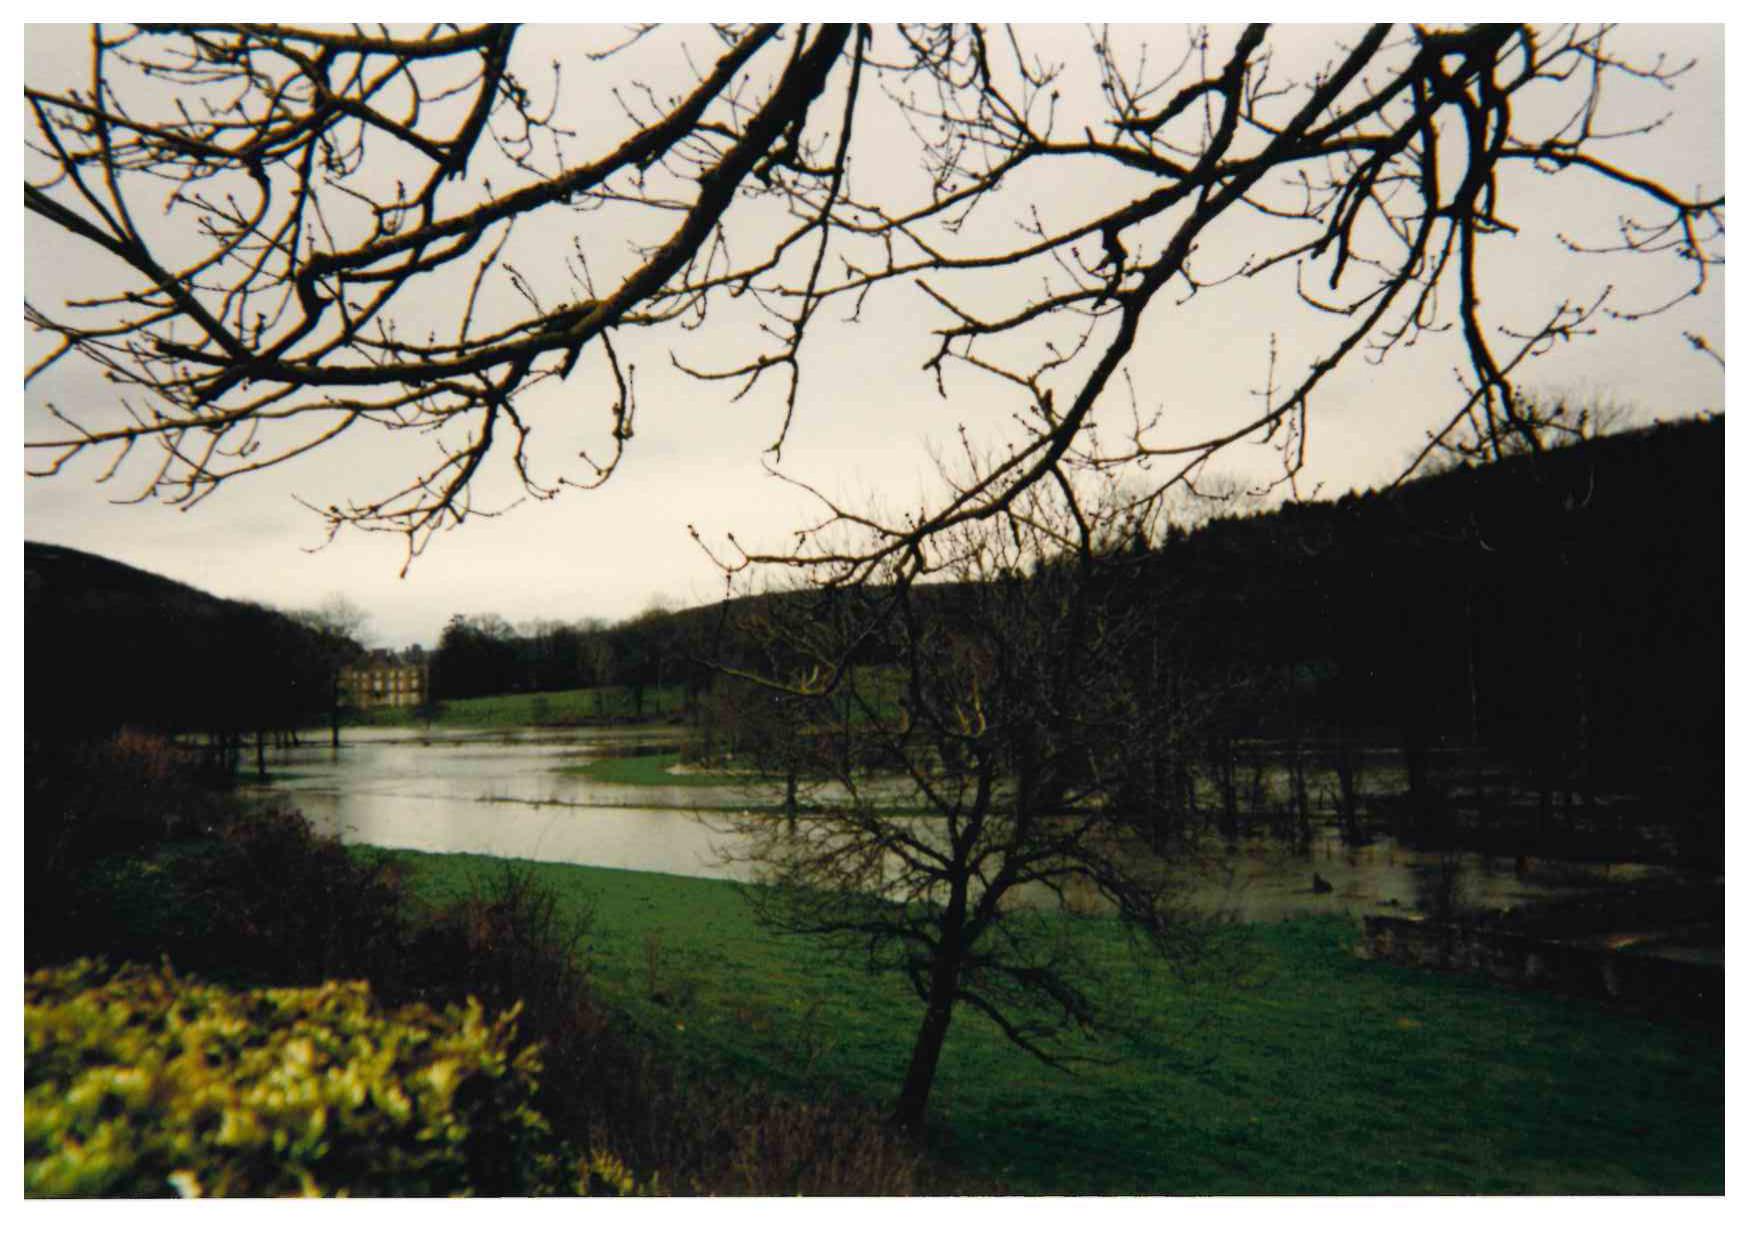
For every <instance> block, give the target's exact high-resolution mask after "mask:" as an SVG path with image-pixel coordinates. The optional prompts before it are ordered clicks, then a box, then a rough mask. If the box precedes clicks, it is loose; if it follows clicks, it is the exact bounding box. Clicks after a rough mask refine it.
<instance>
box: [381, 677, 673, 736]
mask: <svg viewBox="0 0 1748 1240" xmlns="http://www.w3.org/2000/svg"><path fill="white" fill-rule="evenodd" d="M684 704H685V690H684V689H682V688H681V687H680V686H678V685H667V686H664V687H662V688H660V689H656V688H649V689H645V690H644V694H643V714H642V715H641V716H636V715H635V707H636V699H635V697H634V696H633V694H632V691H631V690H630V689H626V688H622V687H618V686H609V687H605V688H600V689H564V690H560V691H557V692H553V693H507V694H503V695H502V696H499V697H481V698H462V699H459V700H456V701H450V702H439V703H437V712H436V714H435V716H434V717H433V719H432V722H435V723H440V724H447V725H449V726H451V727H501V728H533V727H545V726H553V727H560V726H575V725H577V724H588V723H600V722H603V721H606V720H614V721H620V720H625V719H631V718H634V717H641V718H644V719H665V718H668V717H670V716H672V715H674V714H675V713H677V712H678V711H679V710H680V709H681V707H682V706H683V705H684ZM360 722H362V723H365V724H370V725H375V726H382V727H397V726H407V725H411V724H416V723H423V722H425V720H423V719H422V718H420V716H419V714H418V712H417V710H416V709H415V708H414V707H411V706H390V707H383V708H381V709H378V710H373V711H368V712H366V713H365V714H364V715H363V716H361V718H360Z"/></svg>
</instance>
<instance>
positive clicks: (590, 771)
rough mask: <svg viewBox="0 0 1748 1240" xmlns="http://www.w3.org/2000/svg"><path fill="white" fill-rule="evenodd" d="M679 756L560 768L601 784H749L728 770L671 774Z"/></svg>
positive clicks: (748, 778)
mask: <svg viewBox="0 0 1748 1240" xmlns="http://www.w3.org/2000/svg"><path fill="white" fill-rule="evenodd" d="M680 761H681V756H680V753H679V751H677V750H675V751H672V752H669V753H641V754H624V755H617V756H614V757H608V758H596V759H595V760H594V761H593V762H584V763H580V764H578V765H576V766H561V767H559V768H558V770H559V773H560V774H563V775H586V776H588V777H589V778H590V779H593V780H595V781H597V782H599V783H603V784H630V785H632V786H634V787H639V788H722V787H727V786H732V785H735V784H745V783H750V782H752V780H753V777H752V776H751V775H744V774H736V773H733V772H729V771H674V770H670V769H669V768H671V767H674V766H677V765H679V763H680Z"/></svg>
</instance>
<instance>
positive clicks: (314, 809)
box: [261, 727, 1657, 921]
mask: <svg viewBox="0 0 1748 1240" xmlns="http://www.w3.org/2000/svg"><path fill="white" fill-rule="evenodd" d="M683 739H684V733H683V732H682V731H680V730H678V729H660V728H647V727H646V728H574V729H573V728H559V729H554V728H540V729H523V730H503V729H497V730H484V729H481V730H471V729H458V728H439V727H433V728H419V727H410V728H352V729H348V730H346V731H345V732H343V733H342V738H341V747H340V748H339V749H338V750H334V749H331V748H329V747H328V746H327V744H326V743H325V742H326V737H325V736H324V737H322V741H321V743H312V744H305V745H301V746H296V747H284V748H279V749H275V750H271V751H269V758H270V761H269V764H268V774H269V776H270V777H271V778H272V781H273V783H272V786H271V787H270V788H269V789H268V790H267V791H266V792H265V793H263V794H261V795H279V796H284V797H285V798H286V799H287V800H289V801H290V803H291V804H292V805H293V806H294V807H295V808H297V809H298V810H301V811H302V812H303V813H304V815H305V816H306V817H308V818H309V819H310V821H311V822H313V823H315V824H316V825H317V826H318V827H319V828H321V829H324V830H327V831H331V832H335V833H338V834H341V835H342V836H344V837H345V838H346V839H347V840H348V841H351V842H356V843H364V844H375V845H380V846H382V847H388V848H410V849H417V850H420V851H425V852H461V853H479V854H485V855H489V856H500V857H514V858H523V859H527V860H533V861H561V862H571V863H576V864H583V865H594V866H606V867H610V868H615V869H627V870H648V871H654V872H658V873H664V874H678V875H685V876H691V877H703V878H745V877H751V875H750V874H749V873H748V872H746V871H745V870H744V868H739V867H737V866H735V865H732V864H729V863H725V862H724V861H723V860H722V857H721V852H720V850H721V847H722V846H723V845H724V844H726V843H728V838H727V835H726V831H727V830H728V829H730V828H732V826H733V823H734V820H735V818H736V815H735V813H734V812H733V811H732V807H733V806H735V805H740V804H748V803H761V804H773V803H775V802H777V801H778V800H779V799H780V792H779V791H778V790H776V789H766V790H761V789H759V788H757V787H749V786H747V785H744V784H742V785H724V786H694V787H668V788H662V787H657V788H650V787H641V786H629V785H619V784H608V783H601V782H598V781H595V780H592V779H590V778H589V777H588V776H586V775H583V774H578V773H574V772H567V771H565V770H564V769H563V768H565V767H576V766H580V765H583V764H586V763H588V762H591V761H593V760H595V759H597V758H600V757H605V756H609V755H616V754H626V753H653V752H671V751H674V750H677V749H679V748H680V744H681V742H682V740H683ZM1447 865H1449V866H1454V874H1453V875H1452V876H1451V882H1452V883H1454V890H1455V892H1456V893H1457V894H1458V896H1459V897H1460V898H1461V900H1462V901H1463V902H1464V904H1465V905H1467V906H1468V907H1470V908H1477V909H1482V908H1485V909H1498V908H1509V907H1513V906H1515V905H1519V904H1524V903H1531V902H1535V901H1539V900H1546V899H1549V898H1551V897H1555V896H1562V895H1569V894H1574V893H1578V892H1584V891H1594V890H1596V889H1598V888H1599V887H1606V886H1610V885H1612V884H1616V883H1632V882H1637V881H1642V880H1643V879H1645V878H1648V877H1653V876H1654V875H1655V874H1656V873H1657V871H1655V870H1654V869H1653V868H1651V867H1647V866H1643V865H1624V864H1617V865H1612V866H1607V865H1598V864H1573V863H1558V864H1556V863H1536V862H1534V861H1533V860H1532V861H1530V862H1529V863H1528V864H1514V862H1513V860H1512V859H1509V858H1506V859H1501V858H1496V857H1485V856H1482V855H1480V854H1474V853H1469V854H1458V855H1455V856H1446V855H1442V854H1430V853H1421V852H1417V851H1414V850H1412V849H1410V848H1407V847H1406V846H1402V845H1399V844H1398V843H1397V842H1396V841H1394V840H1392V839H1390V838H1389V837H1387V836H1378V837H1376V838H1375V839H1374V841H1373V842H1372V843H1370V844H1367V845H1365V846H1363V847H1358V848H1348V847H1345V846H1343V845H1342V844H1341V843H1339V842H1338V841H1337V840H1335V839H1334V838H1333V836H1331V837H1329V838H1326V839H1323V840H1319V841H1318V842H1317V843H1316V844H1315V845H1314V846H1313V847H1312V849H1311V851H1310V852H1309V853H1308V854H1294V853H1291V852H1288V851H1286V850H1284V849H1282V848H1280V847H1278V846H1274V845H1263V844H1255V845H1250V844H1247V845H1242V846H1240V847H1239V848H1238V849H1236V850H1235V851H1232V852H1230V853H1229V854H1227V855H1226V856H1224V857H1223V858H1221V859H1220V862H1219V863H1218V864H1217V865H1216V866H1215V867H1214V868H1213V869H1211V870H1210V871H1209V872H1208V873H1207V874H1205V875H1203V876H1200V877H1198V878H1197V879H1196V880H1195V885H1194V888H1193V891H1192V901H1193V902H1194V903H1195V904H1196V905H1198V906H1201V907H1203V908H1206V909H1209V910H1215V909H1218V910H1224V911H1227V912H1230V913H1232V914H1234V915H1236V916H1237V917H1239V918H1240V919H1242V920H1247V921H1276V920H1280V919H1281V918H1284V917H1290V916H1294V915H1298V914H1302V913H1318V912H1342V913H1346V914H1349V915H1355V916H1357V915H1361V914H1365V913H1376V912H1387V911H1401V912H1413V911H1417V910H1420V909H1421V906H1422V902H1423V900H1426V899H1428V898H1431V897H1430V896H1429V894H1428V893H1429V892H1431V891H1433V890H1436V889H1437V888H1438V886H1439V883H1438V882H1437V881H1436V878H1437V876H1438V875H1439V874H1440V868H1441V866H1447ZM1325 887H1327V888H1328V890H1324V889H1323V888H1325ZM1449 889H1451V888H1450V887H1447V890H1449Z"/></svg>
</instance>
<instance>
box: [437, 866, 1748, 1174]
mask: <svg viewBox="0 0 1748 1240" xmlns="http://www.w3.org/2000/svg"><path fill="white" fill-rule="evenodd" d="M404 856H405V857H406V860H407V861H408V863H409V865H410V868H411V873H412V876H413V881H414V883H415V885H416V887H417V888H418V890H420V891H421V892H422V893H423V894H425V895H427V896H430V897H432V898H436V899H442V898H445V897H446V896H448V895H451V894H454V893H456V892H459V891H463V890H465V889H466V888H467V886H468V884H469V883H470V882H472V881H475V880H477V879H478V878H479V877H480V876H481V875H482V874H483V873H485V871H486V868H487V867H491V866H496V865H501V864H502V863H501V862H496V861H490V860H486V859H483V858H471V857H461V856H436V855H424V854H404ZM535 868H536V869H537V870H538V871H539V873H540V875H541V877H542V878H543V879H544V880H545V881H547V882H548V883H550V884H551V885H552V886H553V887H554V888H555V890H557V891H558V892H559V893H560V895H561V897H562V898H563V900H564V901H565V902H566V903H567V904H568V905H570V906H571V907H573V908H576V909H582V908H585V907H589V906H593V907H594V908H595V910H596V917H595V922H594V930H593V933H592V934H591V936H590V939H589V942H590V944H591V947H590V951H591V957H592V967H593V970H594V974H595V977H596V979H597V982H598V984H599V985H600V987H601V988H602V990H603V991H604V992H605V993H606V994H608V995H609V996H611V997H612V998H614V999H615V1000H617V1001H618V1002H620V1003H622V1004H623V1005H624V1006H625V1007H627V1008H628V1009H629V1010H630V1011H632V1012H633V1014H634V1015H636V1016H637V1017H638V1018H639V1020H640V1021H641V1022H642V1023H643V1024H644V1025H645V1026H646V1027H647V1028H648V1029H649V1030H650V1031H651V1032H652V1034H653V1035H654V1036H656V1037H657V1038H659V1039H660V1040H662V1041H663V1042H665V1043H666V1044H668V1045H669V1046H670V1047H671V1048H673V1049H674V1050H675V1051H677V1052H679V1053H681V1054H685V1055H690V1056H694V1057H696V1059H697V1060H698V1061H699V1062H701V1063H702V1064H703V1065H705V1066H707V1067H709V1068H711V1069H713V1070H716V1071H724V1072H729V1073H745V1074H749V1075H756V1076H759V1077H762V1078H765V1079H767V1080H769V1081H770V1082H772V1083H774V1084H777V1085H779V1086H781V1087H790V1088H795V1089H798V1090H807V1091H811V1092H817V1091H820V1090H823V1089H840V1090H844V1091H847V1092H851V1093H857V1094H862V1095H865V1096H868V1097H871V1098H877V1099H887V1098H890V1097H892V1096H893V1095H894V1094H895V1093H896V1090H897V1085H898V1081H899V1077H900V1074H901V1071H902V1069H903V1066H904V1061H905V1055H906V1053H907V1050H908V1047H909V1039H910V1037H911V1034H912V1032H913V1029H914V1023H915V1021H916V1019H917V1016H918V1012H917V1010H916V1005H915V1002H914V1000H913V999H912V998H911V997H910V996H909V995H908V994H907V993H906V992H905V991H904V990H903V989H902V987H901V985H900V983H899V982H898V981H897V980H896V979H877V978H870V977H868V976H867V975H865V974H863V973H862V972H860V971H859V970H856V969H854V968H851V967H845V966H841V965H838V964H835V963H833V962H831V961H829V960H827V959H825V958H823V957H822V956H821V955H820V954H819V953H818V951H817V948H816V947H814V946H812V945H810V944H807V943H804V942H794V941H785V940H778V939H775V938H773V937H772V936H770V935H768V934H766V933H764V932H763V931H761V930H760V929H759V928H758V927H757V925H756V924H754V922H753V921H752V919H751V917H750V915H749V913H748V910H747V907H746V905H745V903H744V901H743V900H742V899H741V897H740V895H739V893H738V890H737V888H736V887H735V886H734V885H733V884H730V883H724V882H712V881H705V880H697V879H683V878H672V877H667V876H664V875H655V874H640V873H632V872H627V871H615V870H599V869H591V868H586V867H580V866H565V865H538V866H536V867H535ZM1352 934H1353V931H1352V929H1351V927H1349V926H1348V925H1347V924H1346V923H1344V922H1341V921H1339V920H1333V919H1328V920H1314V921H1301V922H1295V923H1289V924H1285V925H1281V926H1271V927H1266V928H1261V929H1259V930H1258V932H1257V934H1256V941H1257V943H1258V947H1259V952H1260V965H1261V967H1262V968H1263V969H1264V971H1265V972H1266V973H1267V974H1268V975H1269V980H1268V981H1267V983H1266V984H1264V985H1261V986H1258V987H1256V988H1254V989H1251V990H1248V991H1245V992H1242V993H1236V994H1232V993H1228V994H1224V995H1221V996H1218V997H1215V996H1206V997H1204V998H1203V999H1201V1000H1198V1001H1192V1002H1189V1003H1186V1002H1185V1001H1184V999H1183V997H1182V995H1181V994H1180V993H1179V992H1178V991H1177V988H1176V987H1175V984H1173V983H1170V982H1168V981H1156V982H1153V983H1150V984H1140V983H1137V984H1135V985H1133V986H1131V987H1129V988H1127V989H1128V993H1125V994H1123V995H1120V996H1115V998H1116V1000H1117V1005H1118V1006H1119V1007H1120V1008H1126V1009H1133V1010H1134V1011H1135V1012H1136V1013H1137V1014H1138V1015H1141V1016H1143V1017H1147V1018H1150V1019H1152V1020H1153V1021H1155V1022H1158V1023H1160V1024H1161V1025H1162V1026H1163V1031H1164V1032H1165V1033H1166V1034H1168V1035H1169V1037H1168V1038H1166V1039H1161V1040H1155V1041H1153V1042H1152V1043H1151V1044H1150V1045H1145V1046H1143V1045H1134V1044H1131V1045H1128V1046H1123V1045H1113V1044H1101V1046H1100V1048H1099V1049H1103V1050H1107V1051H1120V1052H1122V1053H1123V1059H1122V1061H1121V1062H1118V1063H1115V1064H1111V1065H1106V1066H1096V1067H1091V1068H1083V1069H1081V1070H1079V1071H1078V1072H1077V1073H1076V1074H1075V1075H1073V1076H1065V1075H1062V1074H1060V1073H1057V1072H1054V1071H1052V1070H1050V1069H1047V1068H1044V1067H1042V1066H1040V1065H1038V1064H1037V1063H1036V1062H1035V1061H1033V1060H1031V1059H1030V1058H1029V1057H1027V1056H1026V1055H1024V1054H1023V1053H1022V1052H1019V1051H1017V1050H1015V1049H1014V1048H1013V1047H1011V1046H1010V1045H1008V1044H1007V1043H1006V1042H1004V1041H1002V1039H1001V1038H1000V1037H999V1035H998V1034H997V1033H996V1032H995V1031H994V1030H993V1028H991V1027H990V1026H989V1025H988V1024H987V1023H986V1022H983V1021H981V1020H980V1019H978V1018H976V1017H975V1016H973V1015H970V1014H968V1013H962V1014H961V1015H960V1017H959V1018H958V1019H957V1020H956V1022H955V1024H954V1027H953V1030H952V1033H951V1036H950V1038H949V1042H948V1046H947V1051H946V1054H945V1056H944V1057H943V1062H942V1065H941V1074H940V1078H939V1080H938V1083H937V1085H936V1090H935V1096H934V1099H933V1104H932V1105H933V1118H934V1120H935V1121H936V1122H937V1123H938V1124H939V1125H940V1127H941V1129H942V1132H941V1135H940V1147H941V1152H942V1154H943V1155H944V1156H945V1157H946V1158H947V1159H949V1160H950V1161H951V1162H953V1163H954V1164H956V1165H957V1166H959V1167H962V1168H963V1169H964V1170H965V1171H967V1172H969V1173H971V1174H973V1175H976V1176H982V1177H987V1178H988V1179H990V1180H993V1181H996V1182H999V1183H1002V1184H1005V1185H1007V1186H1008V1187H1010V1188H1012V1189H1015V1190H1019V1191H1029V1192H1059V1193H1063V1192H1066V1193H1174V1194H1277V1193H1334V1194H1343V1193H1428V1192H1434V1193H1613V1192H1627V1193H1645V1192H1714V1193H1715V1192H1721V1191H1722V1189H1723V1046H1722V1040H1721V1037H1720V1036H1719V1035H1718V1034H1717V1033H1716V1032H1714V1031H1709V1030H1704V1029H1698V1028H1692V1027H1682V1026H1666V1025H1659V1024H1653V1023H1650V1022H1647V1021H1644V1020H1642V1019H1639V1018H1635V1017H1632V1016H1627V1015H1623V1014H1620V1013H1616V1012H1612V1011H1608V1010H1605V1009H1603V1008H1600V1007H1598V1006H1596V1005H1593V1004H1588V1003H1582V1002H1562V1001H1556V1000H1553V999H1551V998H1547V997H1544V996H1537V995H1527V994H1517V993H1512V992H1509V991H1504V990H1500V989H1497V988H1494V987H1491V986H1488V985H1484V984H1482V983H1479V982H1476V981H1473V980H1471V979H1468V978H1461V977H1447V976H1442V975H1434V974H1428V973H1421V972H1417V971H1412V970H1405V969H1399V968H1395V967H1392V966H1388V965H1381V964H1374V963H1370V962H1366V961H1361V960H1357V959H1355V958H1354V957H1353V956H1352V955H1351V954H1350V953H1349V952H1348V950H1347V949H1348V946H1349V944H1350V942H1351V939H1352ZM652 983H653V985H652Z"/></svg>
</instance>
